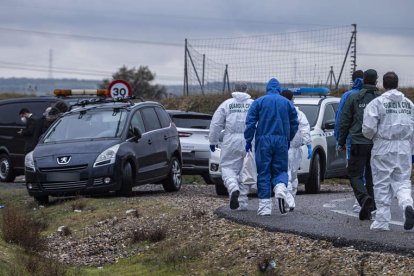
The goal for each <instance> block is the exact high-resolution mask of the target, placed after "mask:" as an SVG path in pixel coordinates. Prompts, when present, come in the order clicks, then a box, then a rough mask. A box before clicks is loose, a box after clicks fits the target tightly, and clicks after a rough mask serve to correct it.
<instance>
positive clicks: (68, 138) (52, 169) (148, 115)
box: [25, 99, 182, 203]
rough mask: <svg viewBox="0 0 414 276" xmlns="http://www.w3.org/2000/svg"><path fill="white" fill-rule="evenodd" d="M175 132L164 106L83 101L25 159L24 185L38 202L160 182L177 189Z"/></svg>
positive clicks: (179, 162) (124, 191)
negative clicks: (55, 197)
mask: <svg viewBox="0 0 414 276" xmlns="http://www.w3.org/2000/svg"><path fill="white" fill-rule="evenodd" d="M181 170H182V157H181V145H180V140H179V137H178V132H177V129H176V127H175V125H174V124H173V123H172V121H171V118H170V116H169V115H168V113H167V112H166V111H165V109H164V107H163V106H162V105H161V104H159V103H156V102H139V103H133V102H132V101H128V100H125V99H124V100H121V101H118V100H110V99H102V100H100V101H98V100H94V101H91V104H87V103H85V102H84V103H83V104H82V105H79V106H77V107H76V108H73V109H72V110H71V111H69V112H67V113H65V114H64V115H63V116H62V117H60V118H59V119H58V120H56V121H55V122H54V123H53V124H52V125H51V126H50V128H49V129H48V131H47V132H46V133H45V134H44V136H43V137H42V138H41V139H40V141H39V143H38V145H37V146H36V148H35V149H34V150H33V151H32V152H30V153H28V154H27V155H26V157H25V176H26V187H27V190H28V192H29V195H31V196H33V197H34V198H35V200H36V201H38V202H39V203H47V202H48V200H49V196H65V195H77V194H96V193H104V192H109V191H115V192H117V193H118V194H120V195H126V196H128V195H130V194H131V193H132V188H133V186H136V185H141V184H146V183H160V184H162V185H163V187H164V190H165V191H167V192H174V191H178V190H179V189H180V187H181V182H182V180H181Z"/></svg>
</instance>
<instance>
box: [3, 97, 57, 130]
mask: <svg viewBox="0 0 414 276" xmlns="http://www.w3.org/2000/svg"><path fill="white" fill-rule="evenodd" d="M52 103H53V102H22V103H9V104H4V105H1V106H0V125H3V126H4V125H9V126H10V125H12V126H22V125H23V123H22V122H21V121H20V116H19V111H20V110H21V109H22V108H27V109H29V110H30V112H32V113H33V116H35V117H36V118H37V119H40V118H41V117H42V116H43V112H45V110H46V108H47V107H49V106H51V105H52Z"/></svg>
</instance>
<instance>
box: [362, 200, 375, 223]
mask: <svg viewBox="0 0 414 276" xmlns="http://www.w3.org/2000/svg"><path fill="white" fill-rule="evenodd" d="M372 211H374V200H373V199H372V197H370V196H367V197H366V198H365V200H364V202H363V203H362V206H361V211H359V219H360V220H370V219H371V212H372Z"/></svg>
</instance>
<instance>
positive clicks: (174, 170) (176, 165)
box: [162, 156, 182, 192]
mask: <svg viewBox="0 0 414 276" xmlns="http://www.w3.org/2000/svg"><path fill="white" fill-rule="evenodd" d="M181 183H182V169H181V163H180V161H178V159H177V158H176V157H174V156H173V157H172V159H171V166H170V172H169V173H168V176H167V178H166V179H165V180H164V182H163V183H162V186H163V187H164V190H165V191H166V192H177V191H179V190H180V189H181Z"/></svg>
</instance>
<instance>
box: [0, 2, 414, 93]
mask: <svg viewBox="0 0 414 276" xmlns="http://www.w3.org/2000/svg"><path fill="white" fill-rule="evenodd" d="M413 12H414V1H410V0H394V1H391V0H387V1H384V0H376V1H371V0H364V1H361V0H349V1H342V0H341V1H339V0H338V1H333V0H312V1H305V0H302V1H296V0H290V1H275V0H273V1H251V0H247V1H244V0H243V1H235V0H234V1H229V0H228V1H226V0H202V1H201V0H189V1H184V0H180V1H174V0H150V1H142V0H117V1H109V0H108V1H106V0H88V1H84V0H82V1H81V0H64V1H62V0H53V1H52V0H0V35H1V40H0V77H39V78H47V77H48V75H49V72H48V71H49V70H48V68H49V60H50V51H52V57H53V62H52V65H53V68H54V70H53V77H54V78H61V77H64V78H82V79H102V78H105V77H110V75H111V73H112V72H115V71H116V70H117V69H118V68H119V67H121V66H122V65H126V66H128V67H133V66H135V67H138V66H140V65H148V66H149V68H150V69H151V70H152V71H154V72H155V73H156V74H157V76H158V78H157V82H158V83H178V84H181V83H182V79H183V63H184V62H183V58H184V39H185V38H189V39H195V38H216V37H233V36H250V35H260V34H272V33H283V32H292V31H298V30H308V29H318V28H326V27H330V26H344V25H351V24H352V23H356V24H357V25H358V36H357V51H358V53H359V54H360V55H358V57H357V61H358V68H360V69H367V68H374V69H377V70H378V71H379V73H380V74H382V73H385V72H386V71H389V70H393V71H395V72H396V73H397V74H399V75H400V78H401V79H402V80H404V82H405V83H409V84H411V85H413V86H414V47H413V45H414V15H413ZM65 35H68V36H65ZM98 37H99V38H105V39H107V40H103V39H97V38H98ZM148 42H151V43H152V42H155V44H147V43H148ZM50 49H52V50H50ZM367 54H375V55H374V56H368V55H367ZM377 54H378V55H377ZM384 55H389V56H384ZM399 55H400V56H399ZM74 73H75V74H74Z"/></svg>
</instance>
